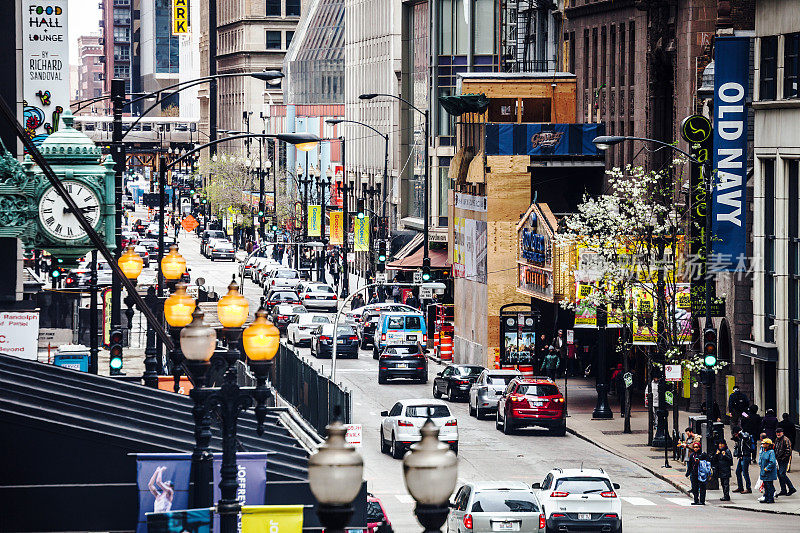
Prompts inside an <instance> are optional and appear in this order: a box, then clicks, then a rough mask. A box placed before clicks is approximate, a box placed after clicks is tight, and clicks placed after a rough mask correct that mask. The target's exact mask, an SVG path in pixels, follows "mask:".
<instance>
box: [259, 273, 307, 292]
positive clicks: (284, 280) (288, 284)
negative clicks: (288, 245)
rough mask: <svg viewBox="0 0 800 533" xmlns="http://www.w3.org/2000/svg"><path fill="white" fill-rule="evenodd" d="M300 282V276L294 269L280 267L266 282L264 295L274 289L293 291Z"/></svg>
mask: <svg viewBox="0 0 800 533" xmlns="http://www.w3.org/2000/svg"><path fill="white" fill-rule="evenodd" d="M298 281H300V274H299V273H298V272H297V270H295V269H293V268H286V267H279V268H276V269H275V270H273V271H272V272H270V273H269V277H267V278H266V279H265V281H264V293H265V294H266V293H267V292H268V291H270V290H272V289H292V290H294V288H295V287H296V286H297V283H298Z"/></svg>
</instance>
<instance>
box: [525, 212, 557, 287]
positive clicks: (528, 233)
mask: <svg viewBox="0 0 800 533" xmlns="http://www.w3.org/2000/svg"><path fill="white" fill-rule="evenodd" d="M556 225H557V222H556V219H555V217H554V216H553V214H552V213H551V212H550V209H549V208H548V207H547V206H546V204H533V205H531V206H530V208H528V211H527V212H526V213H525V215H524V216H523V217H522V220H521V221H520V222H519V224H517V246H518V254H517V273H518V277H519V281H518V283H517V291H518V292H521V293H523V294H525V295H527V296H532V297H534V298H539V299H541V300H546V301H548V302H552V301H553V300H554V298H555V296H556V294H557V293H559V291H557V290H556V288H555V286H554V279H553V263H554V256H555V252H556V247H555V240H554V236H555V229H556Z"/></svg>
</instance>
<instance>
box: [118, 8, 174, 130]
mask: <svg viewBox="0 0 800 533" xmlns="http://www.w3.org/2000/svg"><path fill="white" fill-rule="evenodd" d="M171 22H172V2H171V1H170V0H133V22H132V46H131V55H132V57H131V72H132V76H131V79H132V84H131V86H132V90H133V92H152V91H157V90H159V89H163V88H164V87H167V86H169V85H174V84H175V83H178V77H179V70H180V38H179V37H177V36H174V35H172V27H171ZM185 96H186V95H185V94H183V93H181V94H176V95H175V96H173V97H170V98H167V99H165V100H164V101H163V102H162V103H161V105H160V106H159V109H154V110H153V111H151V112H150V114H158V113H159V112H160V113H161V114H162V115H169V116H177V115H178V114H179V109H180V107H179V103H180V100H181V98H182V97H185ZM135 111H139V112H141V109H135Z"/></svg>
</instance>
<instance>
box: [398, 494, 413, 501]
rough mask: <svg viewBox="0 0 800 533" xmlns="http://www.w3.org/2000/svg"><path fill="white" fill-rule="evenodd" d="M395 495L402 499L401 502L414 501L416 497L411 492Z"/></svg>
mask: <svg viewBox="0 0 800 533" xmlns="http://www.w3.org/2000/svg"><path fill="white" fill-rule="evenodd" d="M394 497H395V498H397V499H398V500H400V503H414V498H412V497H411V495H410V494H395V495H394Z"/></svg>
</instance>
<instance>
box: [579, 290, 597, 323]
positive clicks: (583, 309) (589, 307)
mask: <svg viewBox="0 0 800 533" xmlns="http://www.w3.org/2000/svg"><path fill="white" fill-rule="evenodd" d="M593 291H594V286H593V285H592V284H590V283H581V282H579V281H578V282H576V283H575V327H576V328H596V327H597V309H596V308H595V306H594V305H593V304H592V303H591V302H590V300H589V299H588V298H589V296H591V294H592V292H593Z"/></svg>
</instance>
